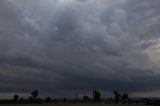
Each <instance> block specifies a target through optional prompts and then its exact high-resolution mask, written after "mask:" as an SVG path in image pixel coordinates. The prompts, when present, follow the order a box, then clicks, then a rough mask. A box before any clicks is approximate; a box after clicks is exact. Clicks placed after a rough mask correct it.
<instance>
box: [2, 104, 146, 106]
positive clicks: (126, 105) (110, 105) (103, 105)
mask: <svg viewBox="0 0 160 106" xmlns="http://www.w3.org/2000/svg"><path fill="white" fill-rule="evenodd" d="M0 106H145V105H136V104H131V105H128V104H118V105H117V104H0ZM147 106H148V105H147Z"/></svg>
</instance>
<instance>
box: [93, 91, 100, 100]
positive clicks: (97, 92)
mask: <svg viewBox="0 0 160 106" xmlns="http://www.w3.org/2000/svg"><path fill="white" fill-rule="evenodd" d="M92 96H93V101H95V102H100V98H101V94H100V92H99V91H96V90H94V91H93V93H92Z"/></svg>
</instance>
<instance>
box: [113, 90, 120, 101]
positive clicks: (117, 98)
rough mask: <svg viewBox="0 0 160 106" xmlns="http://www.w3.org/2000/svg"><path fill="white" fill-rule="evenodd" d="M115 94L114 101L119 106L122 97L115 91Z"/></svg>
mask: <svg viewBox="0 0 160 106" xmlns="http://www.w3.org/2000/svg"><path fill="white" fill-rule="evenodd" d="M113 93H114V101H115V103H116V104H118V103H119V100H120V97H121V95H120V94H119V93H118V91H113Z"/></svg>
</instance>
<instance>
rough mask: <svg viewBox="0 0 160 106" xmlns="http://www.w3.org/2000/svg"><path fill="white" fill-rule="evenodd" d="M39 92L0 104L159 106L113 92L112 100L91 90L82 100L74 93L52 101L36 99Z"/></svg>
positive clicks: (148, 100) (47, 98)
mask: <svg viewBox="0 0 160 106" xmlns="http://www.w3.org/2000/svg"><path fill="white" fill-rule="evenodd" d="M38 95H39V91H38V90H33V91H31V92H30V96H29V97H28V98H27V99H24V98H23V97H20V96H19V95H18V94H16V95H13V99H12V100H0V103H4V104H5V103H7V104H8V103H11V104H27V103H28V104H31V103H38V104H41V103H55V104H57V103H106V104H111V103H114V104H119V103H121V104H134V103H135V104H148V105H152V104H156V105H157V104H158V105H159V104H160V99H153V98H139V99H136V98H131V97H129V95H128V94H127V93H120V92H118V91H113V97H112V98H106V99H104V98H102V94H101V93H100V91H97V90H93V91H92V94H91V96H90V97H89V96H88V95H84V96H83V97H82V98H79V97H78V94H77V93H75V98H74V99H69V98H62V99H56V98H55V99H52V98H51V97H46V98H45V99H41V98H38Z"/></svg>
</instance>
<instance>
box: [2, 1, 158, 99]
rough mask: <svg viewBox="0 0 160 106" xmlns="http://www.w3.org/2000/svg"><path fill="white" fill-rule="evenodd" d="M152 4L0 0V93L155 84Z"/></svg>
mask: <svg viewBox="0 0 160 106" xmlns="http://www.w3.org/2000/svg"><path fill="white" fill-rule="evenodd" d="M159 6H160V0H0V92H1V95H4V94H6V93H7V94H8V93H14V92H22V93H28V92H30V91H31V90H34V89H39V90H40V91H41V92H43V94H50V95H51V96H54V94H55V95H61V96H63V95H66V96H67V95H69V93H73V95H74V92H75V91H77V92H82V91H83V92H85V91H86V92H87V91H89V90H94V89H96V90H101V91H103V92H108V91H112V90H119V91H127V92H130V93H135V92H150V91H158V90H160V30H159V28H160V7H159ZM55 92H56V93H55ZM64 92H68V94H67V93H64ZM152 94H154V93H152ZM156 94H157V92H156ZM70 95H72V94H70ZM137 95H138V94H137ZM153 96H154V95H153ZM158 96H160V92H159V95H158Z"/></svg>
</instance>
